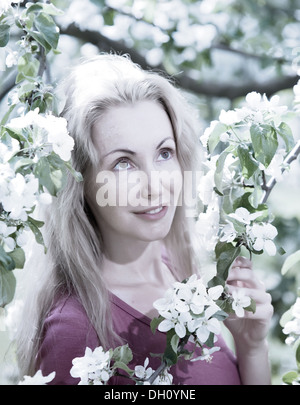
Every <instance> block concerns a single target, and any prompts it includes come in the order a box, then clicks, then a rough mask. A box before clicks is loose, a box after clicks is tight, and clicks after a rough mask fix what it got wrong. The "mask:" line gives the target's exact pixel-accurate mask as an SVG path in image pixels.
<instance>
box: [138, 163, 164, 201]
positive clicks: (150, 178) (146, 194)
mask: <svg viewBox="0 0 300 405" xmlns="http://www.w3.org/2000/svg"><path fill="white" fill-rule="evenodd" d="M161 192H162V184H161V178H160V172H159V171H157V170H155V169H154V168H152V169H151V170H148V171H147V172H146V176H144V181H143V182H142V184H141V196H142V198H144V199H145V200H146V199H147V200H148V201H151V204H152V205H153V204H155V203H159V197H160V195H161Z"/></svg>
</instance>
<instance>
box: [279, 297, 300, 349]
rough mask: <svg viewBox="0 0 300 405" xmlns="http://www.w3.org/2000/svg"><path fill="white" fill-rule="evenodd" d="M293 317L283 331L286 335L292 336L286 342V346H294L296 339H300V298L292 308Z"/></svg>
mask: <svg viewBox="0 0 300 405" xmlns="http://www.w3.org/2000/svg"><path fill="white" fill-rule="evenodd" d="M291 316H292V319H291V320H290V321H288V322H287V323H286V324H285V325H284V328H283V329H282V332H283V333H284V334H286V335H290V336H289V337H288V338H287V339H286V341H285V342H286V344H293V343H294V342H295V340H296V339H299V338H300V297H298V298H297V299H296V302H295V304H294V305H293V306H292V311H291Z"/></svg>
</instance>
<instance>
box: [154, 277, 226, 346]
mask: <svg viewBox="0 0 300 405" xmlns="http://www.w3.org/2000/svg"><path fill="white" fill-rule="evenodd" d="M222 292H223V287H222V286H216V287H211V288H209V289H207V288H206V286H205V284H204V283H203V281H202V280H201V279H200V278H198V277H197V275H196V274H194V275H192V276H191V277H189V278H188V279H187V280H185V281H184V282H182V283H179V282H175V283H174V284H173V288H170V289H168V290H167V291H166V293H165V296H164V297H163V298H160V299H158V300H156V301H155V302H154V303H153V306H154V308H156V309H157V310H158V312H159V315H160V316H161V319H162V320H161V322H160V323H159V325H158V330H159V331H161V332H167V331H169V330H171V329H174V330H175V332H176V334H177V336H178V337H179V338H184V337H185V336H186V335H192V336H193V337H194V339H195V341H196V342H198V343H199V344H200V345H201V346H202V345H203V344H204V343H205V342H206V341H207V340H208V338H209V336H210V334H211V333H213V334H215V335H217V334H219V333H220V331H221V323H220V321H219V320H218V319H217V318H216V317H214V315H215V314H216V313H217V312H219V311H221V309H220V307H219V306H218V305H217V304H216V302H215V301H216V300H217V299H218V298H219V297H220V295H221V294H222Z"/></svg>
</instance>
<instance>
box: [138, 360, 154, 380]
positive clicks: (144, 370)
mask: <svg viewBox="0 0 300 405" xmlns="http://www.w3.org/2000/svg"><path fill="white" fill-rule="evenodd" d="M148 365H149V358H148V357H147V358H146V359H145V361H144V365H143V366H135V368H134V374H135V375H136V377H138V378H140V379H148V378H149V377H150V376H151V375H152V374H153V370H152V368H151V367H148Z"/></svg>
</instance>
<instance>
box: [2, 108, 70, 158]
mask: <svg viewBox="0 0 300 405" xmlns="http://www.w3.org/2000/svg"><path fill="white" fill-rule="evenodd" d="M6 128H8V129H9V130H11V131H13V132H14V133H16V134H18V135H20V136H22V137H25V139H27V140H29V139H30V140H31V142H30V150H29V151H28V152H31V154H33V155H34V157H35V160H36V161H37V159H38V158H40V157H42V156H47V155H49V153H51V152H52V151H53V152H55V153H56V154H57V155H58V156H59V157H60V158H61V159H62V160H64V161H69V160H70V158H71V151H72V150H73V147H74V139H73V138H72V137H71V136H70V135H69V133H68V130H67V121H66V119H65V118H62V117H56V116H54V115H52V114H51V113H48V114H46V115H44V114H40V112H39V109H38V108H36V109H35V110H33V111H29V112H28V113H26V114H25V115H23V116H21V117H18V118H13V119H12V120H11V121H10V123H9V124H7V125H6Z"/></svg>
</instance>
